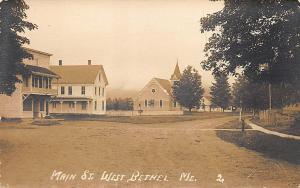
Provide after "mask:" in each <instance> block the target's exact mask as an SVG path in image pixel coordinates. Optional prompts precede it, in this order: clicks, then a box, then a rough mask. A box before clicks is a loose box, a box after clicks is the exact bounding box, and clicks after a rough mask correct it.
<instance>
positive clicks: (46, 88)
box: [0, 48, 59, 118]
mask: <svg viewBox="0 0 300 188" xmlns="http://www.w3.org/2000/svg"><path fill="white" fill-rule="evenodd" d="M24 49H25V50H26V51H27V52H29V53H30V54H32V55H33V58H32V59H24V60H23V63H24V64H25V69H26V72H28V74H26V75H18V78H19V79H20V80H21V81H22V82H21V83H16V90H15V92H14V93H13V94H12V95H11V96H6V95H4V94H0V117H5V118H36V117H41V116H46V115H48V113H49V101H50V99H51V97H53V96H55V95H56V94H57V91H56V90H55V89H53V88H52V83H53V82H54V81H55V80H57V79H58V78H59V76H58V75H56V74H55V73H54V72H52V71H51V70H50V69H49V66H50V57H51V56H52V54H49V53H46V52H41V51H38V50H33V49H29V48H24Z"/></svg>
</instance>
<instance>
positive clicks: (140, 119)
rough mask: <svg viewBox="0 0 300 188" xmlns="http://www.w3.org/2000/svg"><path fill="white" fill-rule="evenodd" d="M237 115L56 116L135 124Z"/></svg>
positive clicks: (204, 113) (194, 113)
mask: <svg viewBox="0 0 300 188" xmlns="http://www.w3.org/2000/svg"><path fill="white" fill-rule="evenodd" d="M229 114H230V115H237V114H236V113H222V112H192V113H191V114H189V115H174V116H118V117H116V116H87V115H82V116H78V115H74V116H70V115H60V116H56V118H61V119H64V120H69V121H77V120H82V121H105V122H118V123H133V124H157V123H173V122H174V123H175V122H183V121H195V120H204V119H215V118H222V117H226V116H228V115H229Z"/></svg>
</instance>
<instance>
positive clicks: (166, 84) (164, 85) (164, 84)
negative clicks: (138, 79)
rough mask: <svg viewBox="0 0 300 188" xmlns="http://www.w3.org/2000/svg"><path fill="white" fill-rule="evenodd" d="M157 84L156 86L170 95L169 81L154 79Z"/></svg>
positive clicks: (170, 86)
mask: <svg viewBox="0 0 300 188" xmlns="http://www.w3.org/2000/svg"><path fill="white" fill-rule="evenodd" d="M154 80H156V81H157V82H158V84H159V85H160V86H161V87H162V88H163V89H164V90H166V92H167V93H168V94H169V95H170V96H171V95H172V85H171V82H170V81H169V80H166V79H161V78H154Z"/></svg>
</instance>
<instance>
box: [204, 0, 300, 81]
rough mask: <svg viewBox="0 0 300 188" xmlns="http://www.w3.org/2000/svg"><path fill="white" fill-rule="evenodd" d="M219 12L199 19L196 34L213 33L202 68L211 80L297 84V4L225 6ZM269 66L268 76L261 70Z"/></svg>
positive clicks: (292, 0)
mask: <svg viewBox="0 0 300 188" xmlns="http://www.w3.org/2000/svg"><path fill="white" fill-rule="evenodd" d="M224 2H225V3H224V5H225V6H224V8H223V9H222V10H221V11H218V12H216V13H214V14H210V15H207V16H206V17H204V18H201V21H200V22H201V32H214V33H213V35H212V37H210V39H209V42H208V43H207V44H206V46H205V50H204V51H205V52H206V57H207V58H206V60H204V61H203V62H202V63H201V64H202V67H203V68H204V69H205V70H212V71H213V73H214V74H216V75H217V74H220V73H223V74H226V75H228V74H234V75H236V73H237V70H240V69H242V71H243V74H244V75H245V76H246V77H247V78H249V79H251V80H255V81H263V82H267V83H272V84H294V83H297V82H299V80H300V35H299V33H300V3H299V1H298V0H267V1H265V0H241V1H237V0H225V1H224ZM263 65H268V71H262V70H261V69H260V68H261V67H262V66H263Z"/></svg>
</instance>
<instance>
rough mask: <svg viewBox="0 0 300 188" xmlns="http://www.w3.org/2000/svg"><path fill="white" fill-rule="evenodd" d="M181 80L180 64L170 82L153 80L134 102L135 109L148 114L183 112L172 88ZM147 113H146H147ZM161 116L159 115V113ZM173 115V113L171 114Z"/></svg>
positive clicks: (159, 79)
mask: <svg viewBox="0 0 300 188" xmlns="http://www.w3.org/2000/svg"><path fill="white" fill-rule="evenodd" d="M180 78H181V73H180V70H179V66H178V63H177V64H176V66H175V70H174V73H173V74H172V75H171V78H170V80H167V79H161V78H152V79H151V80H150V81H149V82H148V84H147V85H146V86H145V87H144V88H143V89H142V90H141V91H140V92H139V94H138V96H137V98H136V99H135V101H134V109H135V110H137V111H143V113H144V114H146V113H147V112H154V111H156V112H161V113H163V112H168V111H169V112H172V111H181V106H180V105H179V104H178V103H177V102H176V101H175V100H174V98H173V95H172V86H173V84H174V83H175V82H176V81H179V79H180ZM145 112H146V113H145ZM158 114H159V113H158ZM170 114H171V113H170Z"/></svg>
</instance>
